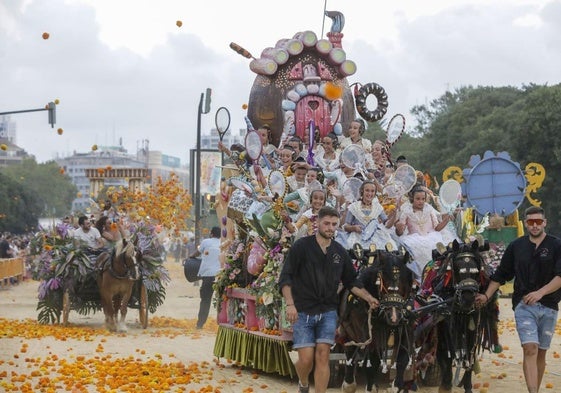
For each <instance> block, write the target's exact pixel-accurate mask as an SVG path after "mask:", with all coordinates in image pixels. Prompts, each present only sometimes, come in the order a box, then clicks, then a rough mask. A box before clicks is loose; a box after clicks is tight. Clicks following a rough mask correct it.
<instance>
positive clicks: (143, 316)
mask: <svg viewBox="0 0 561 393" xmlns="http://www.w3.org/2000/svg"><path fill="white" fill-rule="evenodd" d="M138 318H139V319H140V324H141V325H142V328H144V329H146V328H147V327H148V291H147V290H146V287H145V286H144V283H143V282H142V281H141V282H140V305H139V307H138Z"/></svg>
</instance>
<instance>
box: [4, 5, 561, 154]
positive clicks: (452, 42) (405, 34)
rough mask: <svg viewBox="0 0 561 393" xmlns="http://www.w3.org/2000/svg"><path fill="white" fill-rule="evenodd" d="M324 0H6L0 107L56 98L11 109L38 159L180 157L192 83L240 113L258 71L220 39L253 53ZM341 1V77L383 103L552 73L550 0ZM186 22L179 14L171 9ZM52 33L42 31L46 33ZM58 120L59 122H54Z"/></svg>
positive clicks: (548, 78) (188, 132) (193, 120)
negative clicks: (111, 150) (96, 149)
mask: <svg viewBox="0 0 561 393" xmlns="http://www.w3.org/2000/svg"><path fill="white" fill-rule="evenodd" d="M323 8H324V0H284V1H282V2H280V1H279V2H267V1H257V0H239V1H231V0H205V1H186V0H165V1H158V0H49V1H40V0H2V1H1V2H0V112H5V111H10V110H22V109H34V108H41V107H43V106H44V105H45V104H46V103H47V102H49V101H52V100H54V99H55V98H58V99H60V105H59V106H58V107H57V125H56V127H55V128H54V129H51V127H50V126H49V125H48V123H47V113H46V112H37V113H27V114H18V115H12V117H11V118H12V120H15V121H16V123H17V144H18V145H19V146H21V147H23V148H25V149H26V150H27V151H28V152H29V153H31V154H34V155H35V156H36V157H37V159H38V160H39V161H40V162H43V161H46V160H49V159H52V158H54V157H55V156H56V155H57V154H58V155H61V156H65V155H69V154H72V152H73V151H78V152H83V151H88V150H89V149H90V148H91V146H92V145H93V144H99V145H107V144H117V143H118V140H119V138H122V140H123V144H124V146H125V148H127V149H128V150H129V152H134V151H135V150H136V147H137V144H138V143H139V141H141V140H144V139H148V140H149V141H150V148H151V149H153V150H160V151H162V152H164V153H166V154H170V155H174V156H177V157H180V158H181V159H182V162H185V161H186V159H187V157H188V151H189V149H192V148H194V147H195V143H196V126H197V106H198V101H199V98H200V94H201V93H202V92H204V91H205V89H206V88H207V87H210V88H212V89H213V93H212V112H211V113H210V114H208V115H203V121H202V129H203V133H207V132H209V131H208V130H210V128H211V127H213V126H214V112H215V110H216V109H217V108H218V107H220V106H226V107H227V108H229V109H230V112H231V113H232V127H233V128H234V129H238V128H240V127H242V126H243V124H244V123H243V116H244V114H245V112H244V110H243V109H242V105H243V104H244V103H246V102H247V101H248V96H249V91H250V89H251V86H252V84H253V80H254V79H255V74H253V73H252V72H251V71H250V70H249V61H248V60H247V59H245V58H243V57H241V56H239V55H238V54H236V53H235V52H233V51H232V50H231V49H230V48H229V47H228V45H229V43H230V42H232V41H234V42H237V43H238V44H240V45H242V46H243V47H245V48H246V49H247V50H249V51H250V52H251V53H252V54H253V55H255V56H256V57H258V56H259V54H260V53H261V51H262V50H263V49H264V48H266V47H269V46H274V45H275V43H276V42H277V41H278V40H279V39H281V38H291V37H292V36H293V35H294V34H295V33H297V32H300V31H304V30H313V31H314V32H316V33H317V35H318V36H320V35H321V34H322V28H323V29H324V30H325V32H327V31H328V30H329V27H330V25H331V21H330V20H329V19H325V26H324V25H323V24H324V18H323ZM327 9H328V10H338V11H341V12H343V13H344V15H345V19H346V23H345V28H344V30H343V33H344V34H345V36H344V39H343V47H344V49H345V51H346V53H347V58H349V59H351V60H354V61H355V62H356V64H357V66H358V70H357V73H356V74H355V75H353V76H351V77H350V78H349V82H350V83H353V82H361V83H363V84H364V83H368V82H377V83H379V84H380V85H382V86H383V87H384V88H385V89H386V92H387V93H388V96H389V110H388V114H389V115H392V114H395V113H403V114H405V115H406V117H407V118H408V120H411V117H410V115H409V109H410V108H411V107H412V106H413V105H416V104H423V103H425V102H428V101H430V100H432V99H435V98H438V97H439V96H440V95H442V94H443V93H444V92H445V91H446V90H447V89H449V90H454V89H455V88H457V87H460V86H465V85H492V86H505V85H510V86H522V85H523V84H529V83H538V84H544V83H548V84H549V85H553V84H557V83H559V82H560V80H561V71H559V70H561V23H560V21H561V1H560V0H543V1H536V0H454V1H450V0H423V1H418V0H393V1H381V0H327ZM177 20H180V21H182V26H181V27H177V26H176V21H177ZM44 32H48V33H49V35H50V38H49V39H48V40H44V39H43V38H42V34H43V33H44ZM58 127H61V128H62V129H63V130H64V133H63V135H58V134H57V132H56V129H57V128H58Z"/></svg>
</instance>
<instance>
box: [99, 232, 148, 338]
mask: <svg viewBox="0 0 561 393" xmlns="http://www.w3.org/2000/svg"><path fill="white" fill-rule="evenodd" d="M97 266H98V267H99V268H100V272H99V275H98V277H97V286H98V288H99V294H100V297H101V305H102V306H103V313H104V314H105V324H106V326H107V328H108V329H109V330H110V331H117V330H118V331H126V330H127V329H126V325H125V318H126V316H127V304H128V302H129V299H130V297H131V293H132V288H133V285H134V282H135V280H138V278H139V273H138V264H137V250H136V247H135V245H134V243H133V242H131V241H129V240H126V239H122V240H121V241H119V242H117V244H116V245H115V248H114V249H113V251H112V252H111V253H110V252H104V253H102V254H101V255H100V256H99V257H98V258H97ZM119 310H120V311H121V319H120V321H119V324H118V326H117V315H118V313H119Z"/></svg>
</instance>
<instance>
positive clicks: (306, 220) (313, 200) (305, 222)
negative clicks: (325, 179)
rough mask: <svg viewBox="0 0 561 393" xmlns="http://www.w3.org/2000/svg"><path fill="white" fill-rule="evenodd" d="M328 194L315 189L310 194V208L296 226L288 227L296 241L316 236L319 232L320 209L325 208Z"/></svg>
mask: <svg viewBox="0 0 561 393" xmlns="http://www.w3.org/2000/svg"><path fill="white" fill-rule="evenodd" d="M326 196H327V195H326V192H325V190H323V189H315V190H312V191H311V192H310V198H309V206H310V207H309V208H308V209H306V210H305V211H304V212H303V213H302V214H301V215H300V217H299V218H298V219H297V220H296V222H295V223H294V224H289V225H287V227H288V229H289V230H290V232H291V233H294V234H295V235H294V239H295V240H296V239H299V238H300V237H302V236H310V235H314V234H315V233H316V232H317V216H318V212H319V209H321V208H322V207H323V206H325V204H326V203H325V202H326Z"/></svg>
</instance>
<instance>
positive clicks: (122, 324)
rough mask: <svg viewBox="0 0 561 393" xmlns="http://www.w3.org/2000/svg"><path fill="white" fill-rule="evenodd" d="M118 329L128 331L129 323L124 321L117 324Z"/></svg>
mask: <svg viewBox="0 0 561 393" xmlns="http://www.w3.org/2000/svg"><path fill="white" fill-rule="evenodd" d="M117 331H118V332H120V333H126V332H127V331H128V329H127V325H125V324H124V323H120V324H119V325H118V326H117Z"/></svg>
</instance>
